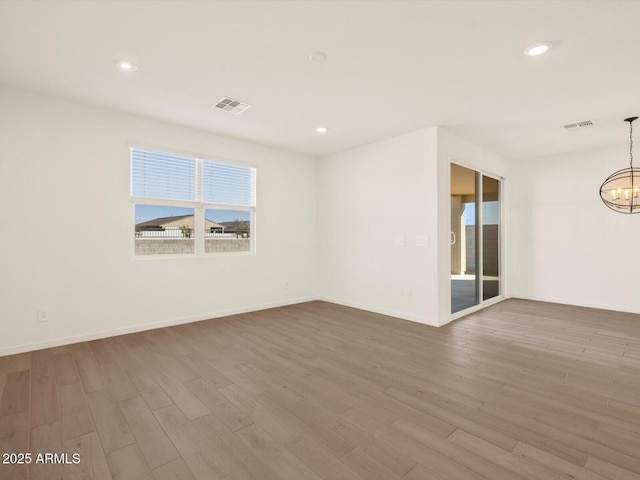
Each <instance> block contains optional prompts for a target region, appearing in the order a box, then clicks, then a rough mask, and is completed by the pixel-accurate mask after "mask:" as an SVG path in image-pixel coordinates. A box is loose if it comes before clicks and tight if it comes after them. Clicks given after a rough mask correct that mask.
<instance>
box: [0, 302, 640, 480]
mask: <svg viewBox="0 0 640 480" xmlns="http://www.w3.org/2000/svg"><path fill="white" fill-rule="evenodd" d="M0 452H2V453H10V452H14V453H20V452H22V453H25V452H31V454H32V455H33V457H32V458H33V462H32V464H31V465H28V466H27V465H10V464H9V465H8V464H2V465H0V478H2V479H3V480H12V479H27V478H31V479H40V478H42V479H47V480H55V479H63V478H64V479H113V480H120V479H122V480H125V479H136V480H139V479H155V480H169V479H180V480H193V479H198V480H212V479H223V480H230V479H255V480H278V479H283V480H285V479H291V480H305V479H309V480H318V479H326V480H337V479H365V480H369V479H371V480H375V479H381V480H393V479H396V480H397V479H400V478H405V479H407V480H422V479H446V480H452V479H491V480H496V479H509V480H512V479H514V480H517V479H543V480H554V479H568V478H569V479H589V480H597V479H600V480H602V479H611V480H618V479H620V480H622V479H624V480H626V479H639V478H640V315H632V314H623V313H616V312H609V311H603V310H592V309H586V308H578V307H569V306H562V305H553V304H545V303H539V302H531V301H524V300H508V301H505V302H502V303H500V304H497V305H494V306H493V307H490V308H487V309H485V310H483V311H481V312H478V313H475V314H473V315H470V316H468V317H465V318H463V319H461V320H458V321H456V322H454V323H452V324H450V325H448V326H446V327H442V328H440V329H436V328H431V327H426V326H423V325H419V324H415V323H411V322H405V321H401V320H397V319H393V318H390V317H385V316H383V315H378V314H374V313H368V312H363V311H359V310H355V309H351V308H346V307H340V306H337V305H333V304H328V303H323V302H311V303H307V304H301V305H295V306H289V307H282V308H277V309H272V310H266V311H262V312H256V313H251V314H244V315H236V316H232V317H227V318H222V319H215V320H209V321H205V322H199V323H193V324H188V325H182V326H178V327H171V328H163V329H159V330H153V331H148V332H142V333H137V334H132V335H125V336H120V337H114V338H109V339H104V340H99V341H94V342H85V343H79V344H75V345H69V346H66V347H57V348H51V349H46V350H40V351H37V352H32V353H27V354H20V355H14V356H9V357H0ZM39 453H41V454H44V453H57V454H61V453H68V455H69V457H68V464H60V463H46V464H45V463H36V455H37V454H39ZM72 454H78V455H79V457H80V463H77V464H73V461H72V460H73V457H72V456H71V455H72Z"/></svg>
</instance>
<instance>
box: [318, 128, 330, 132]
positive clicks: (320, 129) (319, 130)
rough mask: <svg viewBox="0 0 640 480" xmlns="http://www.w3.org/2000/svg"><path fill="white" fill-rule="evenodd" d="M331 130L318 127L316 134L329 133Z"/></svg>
mask: <svg viewBox="0 0 640 480" xmlns="http://www.w3.org/2000/svg"><path fill="white" fill-rule="evenodd" d="M328 131H329V129H328V128H327V127H317V128H316V132H318V133H327V132H328Z"/></svg>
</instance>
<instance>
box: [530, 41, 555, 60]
mask: <svg viewBox="0 0 640 480" xmlns="http://www.w3.org/2000/svg"><path fill="white" fill-rule="evenodd" d="M550 48H551V44H550V43H536V44H535V45H531V46H530V47H527V48H526V49H525V51H524V54H525V55H527V56H529V57H535V56H537V55H542V54H543V53H545V52H546V51H547V50H549V49H550Z"/></svg>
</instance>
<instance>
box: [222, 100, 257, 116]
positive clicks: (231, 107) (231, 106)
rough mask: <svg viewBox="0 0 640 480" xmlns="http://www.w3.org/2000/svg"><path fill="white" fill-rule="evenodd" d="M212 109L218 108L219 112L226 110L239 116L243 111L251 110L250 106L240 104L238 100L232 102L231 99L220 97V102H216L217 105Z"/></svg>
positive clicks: (243, 103)
mask: <svg viewBox="0 0 640 480" xmlns="http://www.w3.org/2000/svg"><path fill="white" fill-rule="evenodd" d="M213 108H219V109H220V110H226V111H227V112H230V113H235V114H236V115H239V114H240V113H242V112H244V111H245V110H248V109H249V108H251V104H249V103H245V102H241V101H240V100H234V99H233V98H229V97H222V98H221V99H220V100H218V103H216V104H215V105H214V106H213Z"/></svg>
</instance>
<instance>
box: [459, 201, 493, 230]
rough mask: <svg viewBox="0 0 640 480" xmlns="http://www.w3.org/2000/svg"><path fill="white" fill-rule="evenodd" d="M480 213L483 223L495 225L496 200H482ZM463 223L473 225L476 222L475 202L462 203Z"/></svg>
mask: <svg viewBox="0 0 640 480" xmlns="http://www.w3.org/2000/svg"><path fill="white" fill-rule="evenodd" d="M483 207H484V208H483V210H482V213H483V215H484V217H483V219H482V221H483V222H484V224H485V225H497V224H498V202H497V201H496V202H484V204H483ZM464 224H465V225H475V224H476V204H475V203H473V202H471V203H465V204H464Z"/></svg>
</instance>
